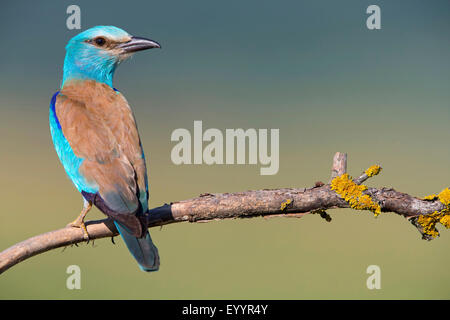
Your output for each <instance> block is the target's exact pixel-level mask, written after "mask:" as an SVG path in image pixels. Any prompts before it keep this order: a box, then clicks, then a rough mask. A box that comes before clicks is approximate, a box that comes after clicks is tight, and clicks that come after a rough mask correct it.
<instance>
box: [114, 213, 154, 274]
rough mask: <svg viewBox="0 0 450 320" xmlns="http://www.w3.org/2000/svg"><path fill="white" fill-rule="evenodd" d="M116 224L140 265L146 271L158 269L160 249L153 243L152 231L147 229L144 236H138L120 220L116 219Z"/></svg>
mask: <svg viewBox="0 0 450 320" xmlns="http://www.w3.org/2000/svg"><path fill="white" fill-rule="evenodd" d="M114 224H115V225H116V228H117V230H118V231H119V233H120V235H121V236H122V238H123V241H125V244H126V245H127V247H128V250H130V252H131V254H132V255H133V257H134V258H135V259H136V261H137V263H138V264H139V267H140V268H141V269H142V270H143V271H146V272H150V271H158V269H159V254H158V249H157V248H156V246H155V245H154V244H153V242H152V238H151V237H150V233H149V232H148V231H147V230H146V234H145V235H144V236H143V237H142V238H136V237H135V236H134V235H133V234H132V233H130V232H129V231H128V229H127V228H126V227H125V226H124V225H122V224H121V223H120V222H117V221H114Z"/></svg>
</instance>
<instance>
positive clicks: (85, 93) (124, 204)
mask: <svg viewBox="0 0 450 320" xmlns="http://www.w3.org/2000/svg"><path fill="white" fill-rule="evenodd" d="M55 113H56V116H57V118H58V120H59V123H60V125H61V129H62V132H63V134H64V137H65V138H66V139H67V141H68V142H69V144H70V146H71V148H72V150H73V152H74V154H75V155H76V156H77V157H79V158H82V159H83V162H82V163H81V165H80V168H79V172H80V174H81V175H82V176H83V177H84V179H85V180H86V182H87V183H89V184H90V185H95V186H97V188H98V192H97V193H98V195H99V196H100V197H101V199H102V202H103V204H101V205H98V206H99V208H100V209H101V210H102V211H103V212H104V213H106V214H108V215H111V216H112V217H113V218H115V219H117V220H118V221H120V222H122V223H123V224H125V226H126V227H128V228H129V229H130V230H131V231H132V233H133V234H136V235H137V236H139V235H141V233H142V226H141V224H140V223H139V221H137V219H133V218H132V217H134V216H135V215H136V214H137V213H140V212H143V211H144V212H145V211H146V210H147V197H148V194H147V176H146V167H145V160H144V157H143V151H142V146H141V143H140V139H139V134H138V131H137V127H136V123H135V119H134V116H133V113H132V111H131V109H130V107H129V106H128V103H127V101H126V100H125V98H124V97H123V96H122V95H121V94H120V93H118V92H116V91H114V90H112V89H111V88H110V87H108V86H107V85H104V84H99V83H97V82H94V81H82V82H81V81H80V82H74V83H69V84H65V86H64V88H63V89H62V90H61V92H60V94H59V95H58V97H57V99H56V103H55ZM103 205H104V206H105V207H102V206H103ZM137 229H140V230H137Z"/></svg>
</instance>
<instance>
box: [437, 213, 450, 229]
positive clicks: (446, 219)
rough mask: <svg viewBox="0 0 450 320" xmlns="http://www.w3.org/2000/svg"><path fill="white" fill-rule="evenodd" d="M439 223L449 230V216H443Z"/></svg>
mask: <svg viewBox="0 0 450 320" xmlns="http://www.w3.org/2000/svg"><path fill="white" fill-rule="evenodd" d="M439 222H440V223H441V224H442V225H443V226H445V227H446V228H447V229H450V214H446V215H444V216H443V217H442V218H441V219H440V220H439Z"/></svg>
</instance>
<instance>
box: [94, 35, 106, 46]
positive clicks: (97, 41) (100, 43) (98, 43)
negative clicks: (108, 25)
mask: <svg viewBox="0 0 450 320" xmlns="http://www.w3.org/2000/svg"><path fill="white" fill-rule="evenodd" d="M94 41H95V43H96V44H97V45H98V46H100V47H101V46H103V45H104V44H105V43H106V40H105V38H102V37H98V38H95V39H94Z"/></svg>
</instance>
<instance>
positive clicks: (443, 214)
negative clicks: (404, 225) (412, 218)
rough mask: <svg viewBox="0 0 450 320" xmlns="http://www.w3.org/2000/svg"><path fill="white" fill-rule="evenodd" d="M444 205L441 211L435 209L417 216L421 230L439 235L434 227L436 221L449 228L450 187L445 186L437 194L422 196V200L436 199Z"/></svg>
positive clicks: (432, 234) (433, 235)
mask: <svg viewBox="0 0 450 320" xmlns="http://www.w3.org/2000/svg"><path fill="white" fill-rule="evenodd" d="M436 199H439V201H440V202H441V203H442V204H443V205H444V206H445V207H444V209H443V210H442V211H435V212H433V213H430V214H427V215H420V216H419V217H418V218H417V223H419V224H420V225H421V227H422V232H423V233H424V234H427V235H429V236H431V237H432V238H436V237H437V236H438V235H439V232H438V230H437V229H436V223H438V222H439V223H441V224H442V225H443V226H445V227H446V228H450V189H449V188H446V189H444V190H442V191H441V193H439V195H435V194H433V195H430V196H427V197H425V198H424V200H436Z"/></svg>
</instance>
